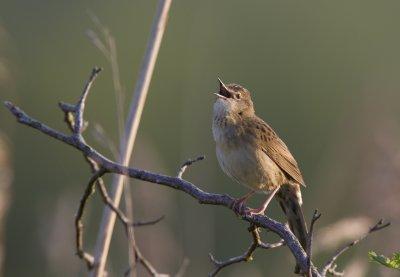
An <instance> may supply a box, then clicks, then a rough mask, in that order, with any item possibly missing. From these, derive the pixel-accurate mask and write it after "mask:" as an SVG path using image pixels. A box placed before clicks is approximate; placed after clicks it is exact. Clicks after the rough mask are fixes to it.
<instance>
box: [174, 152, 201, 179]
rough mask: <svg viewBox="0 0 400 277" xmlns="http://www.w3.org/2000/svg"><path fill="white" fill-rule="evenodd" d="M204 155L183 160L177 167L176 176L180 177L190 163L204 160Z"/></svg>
mask: <svg viewBox="0 0 400 277" xmlns="http://www.w3.org/2000/svg"><path fill="white" fill-rule="evenodd" d="M205 158H206V157H205V156H199V157H197V158H195V159H189V160H187V161H186V162H184V163H183V164H182V165H181V167H180V168H179V171H178V173H177V174H176V177H177V178H182V175H183V173H185V171H186V169H187V168H188V167H189V166H191V165H192V164H194V163H195V162H199V161H202V160H204V159H205Z"/></svg>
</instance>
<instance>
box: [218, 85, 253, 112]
mask: <svg viewBox="0 0 400 277" xmlns="http://www.w3.org/2000/svg"><path fill="white" fill-rule="evenodd" d="M218 81H219V92H217V93H214V94H215V95H216V96H217V99H216V101H215V104H214V113H217V114H221V115H225V116H233V117H238V116H239V117H242V116H251V115H253V114H254V107H253V101H251V97H250V92H249V91H248V90H247V89H245V88H244V87H242V86H241V85H237V84H229V85H225V84H224V83H223V82H222V81H221V79H219V78H218Z"/></svg>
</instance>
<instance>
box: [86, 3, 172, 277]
mask: <svg viewBox="0 0 400 277" xmlns="http://www.w3.org/2000/svg"><path fill="white" fill-rule="evenodd" d="M171 2H172V0H160V1H159V2H158V7H157V12H156V15H155V18H154V21H153V25H152V29H151V34H150V38H149V42H148V44H147V48H146V53H145V56H144V60H143V63H142V66H141V69H140V72H139V77H138V80H137V83H136V87H135V90H134V93H133V99H132V102H131V106H130V109H129V111H130V112H129V115H128V118H127V121H126V126H125V133H124V135H123V137H122V139H121V144H120V154H121V160H120V161H119V162H120V163H121V164H123V165H128V164H129V162H130V159H131V154H132V149H133V146H134V143H135V139H136V134H137V130H138V127H139V123H140V119H141V115H142V111H143V107H144V104H145V100H146V96H147V92H148V89H149V85H150V81H151V77H152V74H153V70H154V66H155V63H156V60H157V55H158V52H159V49H160V45H161V41H162V38H163V35H164V30H165V27H166V23H167V18H168V12H169V8H170V6H171ZM124 179H125V177H124V176H122V175H117V176H115V178H114V180H113V184H112V187H111V190H112V191H111V197H112V200H113V202H114V203H115V205H117V206H118V205H119V203H120V200H121V195H122V191H123V183H124ZM115 219H116V215H115V213H114V212H113V211H111V210H110V209H109V208H108V207H105V208H104V211H103V216H102V221H101V226H100V230H99V234H98V237H97V242H96V247H95V253H94V258H95V260H94V264H95V267H94V269H93V270H92V271H91V272H90V276H96V277H102V276H103V275H104V269H105V265H106V260H107V255H108V252H109V247H110V242H111V237H112V233H113V230H114V225H115Z"/></svg>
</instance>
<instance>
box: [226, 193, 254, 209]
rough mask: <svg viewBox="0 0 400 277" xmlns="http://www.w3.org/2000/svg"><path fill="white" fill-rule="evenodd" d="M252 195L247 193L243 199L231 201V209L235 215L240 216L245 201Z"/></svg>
mask: <svg viewBox="0 0 400 277" xmlns="http://www.w3.org/2000/svg"><path fill="white" fill-rule="evenodd" d="M253 194H254V191H249V192H248V193H247V194H245V195H244V196H243V197H240V198H237V199H235V200H233V203H232V206H231V208H232V210H233V211H234V212H235V213H236V215H240V214H242V213H243V212H244V207H243V206H244V204H245V203H246V201H247V199H249V198H250V197H251V196H252V195H253Z"/></svg>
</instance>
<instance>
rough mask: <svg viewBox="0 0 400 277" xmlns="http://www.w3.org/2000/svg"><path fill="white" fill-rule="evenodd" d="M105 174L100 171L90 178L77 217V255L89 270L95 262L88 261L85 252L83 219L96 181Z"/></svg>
mask: <svg viewBox="0 0 400 277" xmlns="http://www.w3.org/2000/svg"><path fill="white" fill-rule="evenodd" d="M104 173H105V171H104V170H102V169H100V170H98V171H97V172H95V173H94V174H93V175H92V177H90V180H89V182H88V184H87V186H86V189H85V193H84V194H83V196H82V198H81V201H80V203H79V208H78V212H77V214H76V217H75V231H76V253H77V255H78V256H79V257H80V258H81V259H83V260H84V261H85V262H86V264H87V266H88V268H89V269H91V268H92V266H93V261H92V260H91V259H90V260H89V259H88V256H89V254H87V253H85V251H84V250H83V222H82V217H83V213H84V211H85V207H86V204H87V201H88V199H89V197H90V196H91V195H92V194H93V193H94V186H95V183H96V181H97V180H98V179H99V178H100V177H101V176H103V175H104Z"/></svg>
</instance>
